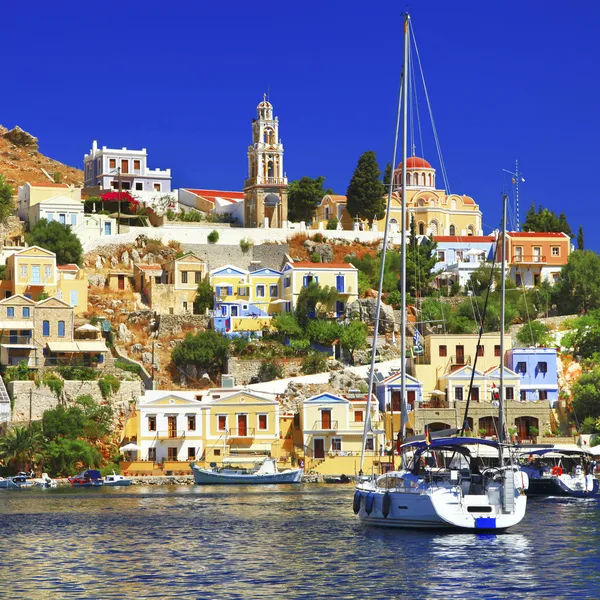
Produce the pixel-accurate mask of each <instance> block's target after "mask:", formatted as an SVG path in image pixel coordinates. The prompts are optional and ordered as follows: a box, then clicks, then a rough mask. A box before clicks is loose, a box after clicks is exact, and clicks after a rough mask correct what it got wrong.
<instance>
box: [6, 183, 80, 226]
mask: <svg viewBox="0 0 600 600" xmlns="http://www.w3.org/2000/svg"><path fill="white" fill-rule="evenodd" d="M56 196H63V197H67V198H69V199H71V200H76V201H78V202H81V188H78V187H75V186H73V185H67V184H66V183H52V182H50V181H45V182H42V183H29V182H28V183H26V184H25V185H22V186H20V187H19V191H18V197H17V212H18V215H19V219H21V221H26V222H27V221H29V209H30V208H32V207H34V206H36V205H38V204H40V203H41V202H44V201H45V200H49V199H50V198H55V197H56Z"/></svg>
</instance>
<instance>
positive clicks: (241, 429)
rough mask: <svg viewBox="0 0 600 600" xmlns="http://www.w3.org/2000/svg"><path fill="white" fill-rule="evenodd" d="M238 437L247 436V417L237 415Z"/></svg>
mask: <svg viewBox="0 0 600 600" xmlns="http://www.w3.org/2000/svg"><path fill="white" fill-rule="evenodd" d="M237 420H238V435H239V436H240V437H246V436H247V435H248V415H238V418H237Z"/></svg>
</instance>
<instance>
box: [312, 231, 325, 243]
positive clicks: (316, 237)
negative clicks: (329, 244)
mask: <svg viewBox="0 0 600 600" xmlns="http://www.w3.org/2000/svg"><path fill="white" fill-rule="evenodd" d="M324 239H325V238H323V234H322V233H315V235H313V242H317V243H318V244H320V243H321V242H322V241H323V240H324Z"/></svg>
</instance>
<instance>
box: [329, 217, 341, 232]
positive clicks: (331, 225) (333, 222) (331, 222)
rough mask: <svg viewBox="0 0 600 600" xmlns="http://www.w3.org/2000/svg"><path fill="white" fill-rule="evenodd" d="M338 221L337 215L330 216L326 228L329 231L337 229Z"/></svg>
mask: <svg viewBox="0 0 600 600" xmlns="http://www.w3.org/2000/svg"><path fill="white" fill-rule="evenodd" d="M338 223H339V221H338V220H337V217H331V219H329V221H327V229H329V230H330V231H331V230H335V229H337V226H338Z"/></svg>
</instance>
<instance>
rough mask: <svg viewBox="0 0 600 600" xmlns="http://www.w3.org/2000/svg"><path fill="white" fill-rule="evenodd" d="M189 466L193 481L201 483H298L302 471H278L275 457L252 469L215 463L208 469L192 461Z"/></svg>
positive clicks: (259, 463) (257, 464) (266, 459)
mask: <svg viewBox="0 0 600 600" xmlns="http://www.w3.org/2000/svg"><path fill="white" fill-rule="evenodd" d="M213 465H214V466H213ZM190 468H191V469H192V472H193V474H194V481H195V482H196V483H198V484H201V485H205V484H263V485H264V484H268V483H300V482H301V481H302V472H303V470H302V469H286V470H285V471H280V470H279V469H278V467H277V460H276V459H275V458H265V459H264V460H262V462H258V463H256V464H255V465H254V468H252V469H235V468H231V467H221V468H218V467H217V466H216V464H215V463H212V464H211V468H210V469H203V468H202V467H198V466H197V465H195V464H194V463H193V462H192V463H190Z"/></svg>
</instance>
